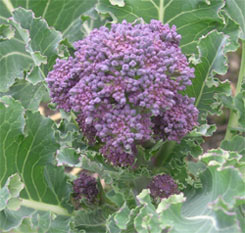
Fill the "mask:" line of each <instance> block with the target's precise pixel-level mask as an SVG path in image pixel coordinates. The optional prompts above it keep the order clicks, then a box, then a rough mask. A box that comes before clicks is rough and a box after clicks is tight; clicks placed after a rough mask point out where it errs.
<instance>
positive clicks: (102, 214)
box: [74, 206, 113, 233]
mask: <svg viewBox="0 0 245 233" xmlns="http://www.w3.org/2000/svg"><path fill="white" fill-rule="evenodd" d="M112 212H113V210H112V209H111V208H110V207H109V206H102V207H100V208H98V207H97V208H94V209H93V210H80V211H78V212H77V213H76V217H75V218H74V224H75V227H76V228H77V229H78V230H84V231H85V232H87V233H94V232H106V231H105V221H106V219H107V217H108V216H109V214H111V213H112Z"/></svg>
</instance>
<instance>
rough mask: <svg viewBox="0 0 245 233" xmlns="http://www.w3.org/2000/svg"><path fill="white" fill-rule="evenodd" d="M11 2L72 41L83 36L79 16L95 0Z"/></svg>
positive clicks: (23, 0)
mask: <svg viewBox="0 0 245 233" xmlns="http://www.w3.org/2000/svg"><path fill="white" fill-rule="evenodd" d="M11 2H12V4H13V7H19V6H21V7H23V8H26V9H31V10H32V11H33V12H34V13H35V15H36V16H37V17H42V18H44V19H45V20H46V21H47V23H48V25H49V26H52V27H54V28H55V29H56V30H59V31H60V32H62V34H63V37H64V38H67V39H69V41H71V42H73V41H76V40H79V39H81V38H83V37H84V29H85V28H84V24H83V21H82V20H81V18H80V17H81V15H83V14H86V13H87V12H88V11H89V10H91V9H93V7H94V5H95V3H96V2H97V0H90V1H87V0H80V1H77V0H67V1H64V0H63V1H61V0H49V1H48V0H47V1H46V0H45V1H28V0H12V1H11ZM85 27H86V26H85Z"/></svg>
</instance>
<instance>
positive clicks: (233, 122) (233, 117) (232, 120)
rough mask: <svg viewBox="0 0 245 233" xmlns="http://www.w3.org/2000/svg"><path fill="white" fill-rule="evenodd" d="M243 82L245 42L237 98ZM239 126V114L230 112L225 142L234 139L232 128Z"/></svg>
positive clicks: (244, 74)
mask: <svg viewBox="0 0 245 233" xmlns="http://www.w3.org/2000/svg"><path fill="white" fill-rule="evenodd" d="M243 80H245V40H243V41H242V60H241V66H240V71H239V76H238V81H237V86H236V94H235V96H237V95H238V94H239V93H240V91H241V87H242V82H243ZM237 124H238V114H237V113H236V111H235V110H230V117H229V121H228V125H227V129H226V134H225V140H230V139H231V138H232V132H231V130H232V128H235V127H237Z"/></svg>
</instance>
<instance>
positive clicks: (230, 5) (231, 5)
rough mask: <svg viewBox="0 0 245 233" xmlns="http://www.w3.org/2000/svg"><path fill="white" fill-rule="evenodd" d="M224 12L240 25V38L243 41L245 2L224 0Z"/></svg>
mask: <svg viewBox="0 0 245 233" xmlns="http://www.w3.org/2000/svg"><path fill="white" fill-rule="evenodd" d="M224 9H225V11H226V12H227V14H228V15H229V17H231V18H232V19H233V20H234V21H235V22H237V23H238V24H239V25H240V30H241V32H240V38H241V39H242V40H245V2H244V1H243V0H226V1H225V8H224Z"/></svg>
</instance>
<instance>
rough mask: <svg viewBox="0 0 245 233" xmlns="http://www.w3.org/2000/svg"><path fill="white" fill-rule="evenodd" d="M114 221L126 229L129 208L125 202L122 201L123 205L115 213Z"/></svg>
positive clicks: (128, 219) (122, 228)
mask: <svg viewBox="0 0 245 233" xmlns="http://www.w3.org/2000/svg"><path fill="white" fill-rule="evenodd" d="M114 221H115V223H116V225H117V226H118V227H119V228H120V229H121V230H126V229H127V225H128V223H129V221H130V209H129V208H128V206H127V203H124V205H123V206H122V207H121V208H120V209H119V210H118V211H117V212H116V213H115V215H114Z"/></svg>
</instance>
